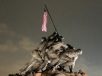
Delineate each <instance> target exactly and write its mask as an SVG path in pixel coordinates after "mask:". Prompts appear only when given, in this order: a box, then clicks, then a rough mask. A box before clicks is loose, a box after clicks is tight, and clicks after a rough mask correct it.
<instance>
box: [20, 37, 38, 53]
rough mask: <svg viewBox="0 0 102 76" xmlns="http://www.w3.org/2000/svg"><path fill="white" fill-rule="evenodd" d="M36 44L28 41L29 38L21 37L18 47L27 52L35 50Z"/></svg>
mask: <svg viewBox="0 0 102 76" xmlns="http://www.w3.org/2000/svg"><path fill="white" fill-rule="evenodd" d="M37 45H38V44H37V43H34V42H33V41H32V40H30V39H29V38H27V37H23V38H22V39H21V41H20V42H19V46H20V47H21V48H22V49H24V50H27V51H29V50H30V51H31V50H33V49H35V48H36V47H37Z"/></svg>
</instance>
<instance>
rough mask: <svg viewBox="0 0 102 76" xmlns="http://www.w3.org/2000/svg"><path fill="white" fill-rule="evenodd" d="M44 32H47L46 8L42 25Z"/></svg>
mask: <svg viewBox="0 0 102 76" xmlns="http://www.w3.org/2000/svg"><path fill="white" fill-rule="evenodd" d="M41 29H42V31H43V32H47V11H46V9H45V8H44V14H43V24H42V28H41Z"/></svg>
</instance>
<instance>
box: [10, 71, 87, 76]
mask: <svg viewBox="0 0 102 76" xmlns="http://www.w3.org/2000/svg"><path fill="white" fill-rule="evenodd" d="M8 76H87V74H86V73H84V72H83V71H81V70H79V72H72V73H70V72H68V71H59V70H49V71H44V72H42V73H35V74H28V75H19V74H9V75H8Z"/></svg>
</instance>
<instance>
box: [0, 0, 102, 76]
mask: <svg viewBox="0 0 102 76" xmlns="http://www.w3.org/2000/svg"><path fill="white" fill-rule="evenodd" d="M44 4H46V5H47V7H48V9H49V12H50V14H51V16H52V19H53V21H54V23H55V26H56V28H57V30H58V33H59V34H60V35H62V36H63V37H64V43H66V44H67V43H68V44H71V45H72V46H73V47H75V48H76V49H78V48H81V49H82V51H83V54H82V55H80V56H79V58H78V60H77V61H76V65H75V70H74V71H78V70H79V69H82V70H83V71H84V72H86V73H87V74H88V76H102V59H101V58H102V0H0V76H7V75H8V74H12V73H13V74H14V73H18V72H19V70H20V69H21V68H22V67H23V66H24V65H25V64H26V63H27V62H29V61H30V59H31V51H32V50H33V49H36V47H37V46H38V45H39V43H40V42H41V41H40V40H41V37H48V36H49V35H51V34H52V33H53V32H54V31H55V29H54V27H53V24H52V22H51V20H50V18H49V16H48V24H47V30H48V31H47V32H46V33H44V32H42V31H41V26H42V19H43V11H44Z"/></svg>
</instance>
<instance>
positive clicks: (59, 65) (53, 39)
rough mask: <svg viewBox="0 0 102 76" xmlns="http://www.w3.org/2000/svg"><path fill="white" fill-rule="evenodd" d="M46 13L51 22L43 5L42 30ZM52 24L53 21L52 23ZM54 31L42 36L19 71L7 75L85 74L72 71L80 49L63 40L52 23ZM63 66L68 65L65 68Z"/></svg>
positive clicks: (84, 75)
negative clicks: (67, 68)
mask: <svg viewBox="0 0 102 76" xmlns="http://www.w3.org/2000/svg"><path fill="white" fill-rule="evenodd" d="M47 13H48V14H49V16H50V19H51V21H52V23H53V20H52V18H51V15H50V13H49V11H48V9H47V7H46V5H45V9H44V15H43V25H42V31H44V32H46V31H47V29H46V23H47ZM53 25H54V23H53ZM54 28H55V32H54V33H53V34H51V35H50V36H48V37H47V38H46V37H42V38H41V43H40V44H39V45H38V47H37V48H36V49H34V50H33V51H32V52H31V55H32V58H31V60H30V61H29V62H28V63H26V64H25V65H24V67H23V68H21V69H20V72H19V73H16V74H9V75H8V76H87V75H86V74H85V73H84V72H82V71H81V70H79V72H74V71H73V70H74V66H75V62H76V60H77V59H78V55H81V54H82V50H81V49H75V48H74V47H73V46H71V45H70V44H65V43H64V42H63V39H64V38H63V36H61V35H59V33H58V32H57V29H56V27H55V25H54ZM65 67H69V70H66V69H65Z"/></svg>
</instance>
